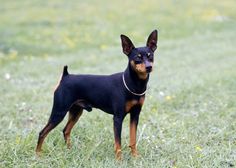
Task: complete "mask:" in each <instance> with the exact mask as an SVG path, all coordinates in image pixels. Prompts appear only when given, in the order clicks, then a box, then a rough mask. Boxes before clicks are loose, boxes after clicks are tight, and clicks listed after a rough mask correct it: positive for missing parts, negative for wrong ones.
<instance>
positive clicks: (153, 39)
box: [147, 30, 158, 52]
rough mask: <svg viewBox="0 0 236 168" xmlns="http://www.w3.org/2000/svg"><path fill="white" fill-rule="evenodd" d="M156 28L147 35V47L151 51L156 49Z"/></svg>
mask: <svg viewBox="0 0 236 168" xmlns="http://www.w3.org/2000/svg"><path fill="white" fill-rule="evenodd" d="M157 36H158V32H157V30H154V31H153V32H152V33H151V34H150V35H149V37H148V40H147V47H149V48H150V49H151V50H152V51H153V52H154V51H155V50H156V49H157Z"/></svg>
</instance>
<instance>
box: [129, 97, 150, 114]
mask: <svg viewBox="0 0 236 168" xmlns="http://www.w3.org/2000/svg"><path fill="white" fill-rule="evenodd" d="M144 100H145V97H144V96H143V97H140V98H139V99H131V100H128V101H126V103H125V112H126V113H129V112H130V110H131V109H132V108H133V107H134V106H141V107H142V105H143V103H144Z"/></svg>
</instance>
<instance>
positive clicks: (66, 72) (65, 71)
mask: <svg viewBox="0 0 236 168" xmlns="http://www.w3.org/2000/svg"><path fill="white" fill-rule="evenodd" d="M67 69H68V66H67V65H65V66H64V68H63V73H62V78H63V77H65V76H67V75H69V73H68V70H67Z"/></svg>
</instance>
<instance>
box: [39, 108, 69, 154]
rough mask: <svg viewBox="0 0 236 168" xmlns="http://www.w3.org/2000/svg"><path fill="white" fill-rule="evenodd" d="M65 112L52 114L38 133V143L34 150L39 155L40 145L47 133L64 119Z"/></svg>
mask: <svg viewBox="0 0 236 168" xmlns="http://www.w3.org/2000/svg"><path fill="white" fill-rule="evenodd" d="M66 113H67V111H63V112H57V113H56V112H55V111H53V112H52V115H51V117H50V119H49V121H48V123H47V125H46V126H45V127H44V128H43V129H42V131H40V133H39V138H38V143H37V148H36V153H37V154H39V153H40V152H41V148H42V144H43V141H44V139H45V138H46V136H47V135H48V133H49V132H50V131H51V130H52V129H54V128H55V127H56V126H57V125H58V124H59V123H60V122H61V121H62V120H63V118H64V117H65V115H66Z"/></svg>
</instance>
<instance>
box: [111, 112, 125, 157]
mask: <svg viewBox="0 0 236 168" xmlns="http://www.w3.org/2000/svg"><path fill="white" fill-rule="evenodd" d="M113 122H114V136H115V156H116V159H117V160H121V130H122V122H123V117H118V116H114V118H113Z"/></svg>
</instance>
